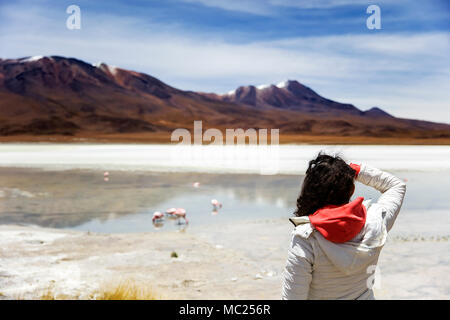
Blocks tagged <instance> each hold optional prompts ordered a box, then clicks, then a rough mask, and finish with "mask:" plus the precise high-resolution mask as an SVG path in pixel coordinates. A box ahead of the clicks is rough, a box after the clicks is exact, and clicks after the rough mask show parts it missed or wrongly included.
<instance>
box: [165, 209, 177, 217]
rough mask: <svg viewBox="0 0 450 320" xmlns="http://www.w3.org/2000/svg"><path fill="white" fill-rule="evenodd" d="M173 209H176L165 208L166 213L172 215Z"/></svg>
mask: <svg viewBox="0 0 450 320" xmlns="http://www.w3.org/2000/svg"><path fill="white" fill-rule="evenodd" d="M175 211H177V209H175V208H169V209H167V210H166V214H168V215H170V216H171V215H173V214H174V213H175Z"/></svg>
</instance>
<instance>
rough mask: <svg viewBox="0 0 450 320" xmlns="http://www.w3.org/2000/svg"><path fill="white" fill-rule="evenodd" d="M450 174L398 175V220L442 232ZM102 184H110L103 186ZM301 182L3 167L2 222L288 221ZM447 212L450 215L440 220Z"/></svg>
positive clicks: (169, 226)
mask: <svg viewBox="0 0 450 320" xmlns="http://www.w3.org/2000/svg"><path fill="white" fill-rule="evenodd" d="M448 175H449V173H448V172H443V173H420V172H405V173H401V174H399V176H400V177H401V178H405V179H408V193H407V196H406V199H405V203H404V205H403V214H402V215H401V216H400V218H399V219H410V220H411V219H412V220H414V219H415V220H417V221H423V219H422V216H421V214H423V213H424V212H426V214H427V217H428V218H430V221H431V220H432V219H431V217H432V216H433V215H434V214H436V215H438V216H437V219H434V221H438V222H436V224H437V227H438V226H439V225H445V224H444V223H442V222H443V220H442V219H447V220H448V217H449V215H448V208H449V207H450V200H449V198H448V197H446V196H445V195H444V194H443V192H442V190H448V189H449V188H450V179H448ZM446 176H447V178H446ZM105 177H107V178H108V179H109V180H108V181H104V178H105ZM302 179H303V178H302V177H301V176H296V175H276V176H261V175H251V174H199V173H192V174H191V173H152V172H132V171H121V172H119V171H109V172H107V174H106V172H104V171H87V170H71V171H42V170H38V169H14V168H0V223H2V224H33V225H39V226H44V227H55V228H71V229H77V230H85V231H88V230H89V231H94V232H141V231H145V232H147V231H156V230H179V231H183V230H185V229H186V228H187V227H188V226H189V225H192V226H200V225H208V224H213V223H223V222H234V221H239V220H243V219H244V220H245V219H249V220H251V219H260V218H282V217H289V216H290V215H291V214H292V212H293V210H294V207H295V201H296V198H297V195H298V192H299V190H300V185H301V182H302ZM355 195H362V196H364V197H366V198H375V199H376V198H377V197H378V196H379V194H378V192H376V191H374V190H373V189H370V188H367V187H365V186H362V185H360V184H357V188H356V192H355ZM211 199H212V200H211ZM222 204H223V206H222ZM166 208H170V209H174V212H173V214H167V209H166ZM177 208H178V209H184V210H185V211H184V214H185V216H184V218H186V219H187V221H186V220H185V219H184V218H183V212H182V211H180V212H179V214H178V215H177V214H174V213H175V211H176V210H177ZM155 211H156V212H160V213H161V212H162V213H164V214H163V217H162V218H157V219H155V216H154V213H155ZM445 211H447V214H444V215H443V214H442V212H445ZM415 217H417V218H415ZM415 220H414V221H415ZM447 220H445V221H447ZM439 221H441V223H440V224H439ZM186 222H188V223H186ZM403 226H406V225H405V224H403ZM405 228H406V229H407V228H409V226H408V227H405ZM406 231H408V230H406Z"/></svg>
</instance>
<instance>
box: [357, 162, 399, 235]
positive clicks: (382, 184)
mask: <svg viewBox="0 0 450 320" xmlns="http://www.w3.org/2000/svg"><path fill="white" fill-rule="evenodd" d="M351 166H352V167H353V169H355V170H356V171H357V178H356V181H358V182H361V183H363V184H365V185H367V186H369V187H373V188H375V189H377V190H378V191H380V192H381V196H380V198H379V199H378V201H377V204H378V205H380V206H381V207H382V208H383V209H384V210H385V211H386V228H387V230H388V231H389V230H391V228H392V226H393V225H394V222H395V219H396V218H397V215H398V213H399V211H400V208H401V206H402V203H403V198H404V197H405V193H406V184H405V183H404V182H403V181H402V180H400V179H399V178H397V177H395V176H393V175H392V174H390V173H387V172H385V171H381V170H379V169H377V168H374V167H372V166H370V165H367V164H360V165H355V164H351ZM358 171H359V172H358Z"/></svg>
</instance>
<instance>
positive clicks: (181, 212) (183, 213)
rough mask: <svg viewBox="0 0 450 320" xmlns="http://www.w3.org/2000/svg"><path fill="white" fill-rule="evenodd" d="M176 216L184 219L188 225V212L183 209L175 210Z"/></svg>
mask: <svg viewBox="0 0 450 320" xmlns="http://www.w3.org/2000/svg"><path fill="white" fill-rule="evenodd" d="M174 215H175V216H176V217H177V218H178V219H180V218H183V219H184V223H186V224H188V223H189V220H188V219H187V218H186V210H185V209H183V208H178V209H176V210H175V212H174Z"/></svg>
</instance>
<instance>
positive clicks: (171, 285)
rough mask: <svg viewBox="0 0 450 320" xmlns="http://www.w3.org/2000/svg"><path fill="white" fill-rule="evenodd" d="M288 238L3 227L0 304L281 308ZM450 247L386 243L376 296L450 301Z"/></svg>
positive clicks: (282, 226) (283, 224) (225, 228)
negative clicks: (111, 294) (260, 302)
mask: <svg viewBox="0 0 450 320" xmlns="http://www.w3.org/2000/svg"><path fill="white" fill-rule="evenodd" d="M290 231H291V226H290V225H289V223H288V222H287V221H285V220H284V219H277V220H263V221H253V222H246V223H239V224H230V225H221V226H213V227H209V228H208V229H207V230H206V229H205V230H204V231H200V232H198V233H196V234H195V235H194V234H190V233H189V232H185V233H183V232H162V233H132V234H91V233H86V232H77V231H61V230H56V229H43V228H37V227H26V226H0V257H1V260H0V298H2V299H16V298H22V299H39V298H40V297H42V295H43V294H44V293H45V292H46V290H48V289H49V288H52V290H53V291H54V292H55V294H61V295H65V296H69V297H74V298H81V299H83V298H88V297H89V295H90V294H91V293H92V292H94V291H95V290H96V289H97V288H99V287H100V286H102V284H104V283H111V282H117V281H118V280H119V279H123V280H130V279H131V280H135V281H137V282H138V283H140V284H141V285H142V286H149V287H151V288H153V290H154V291H155V292H157V293H158V294H159V295H160V296H161V297H162V298H164V299H279V298H280V285H281V280H280V279H281V278H280V273H281V272H282V269H283V267H284V263H285V259H286V253H287V245H288V241H289V236H290ZM249 234H251V237H249V236H248V235H249ZM449 247H450V246H449V242H448V238H447V237H445V238H439V239H436V238H426V239H403V238H398V237H391V239H389V241H388V243H387V244H386V247H385V248H384V249H383V252H382V254H381V258H380V263H379V267H380V271H381V272H380V277H379V280H380V287H379V288H376V290H375V292H376V297H377V298H378V299H449V298H450V285H449V281H445V279H448V274H449V272H450V267H449V266H450V258H449V256H448V251H449ZM172 251H175V252H177V254H178V258H171V252H172Z"/></svg>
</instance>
